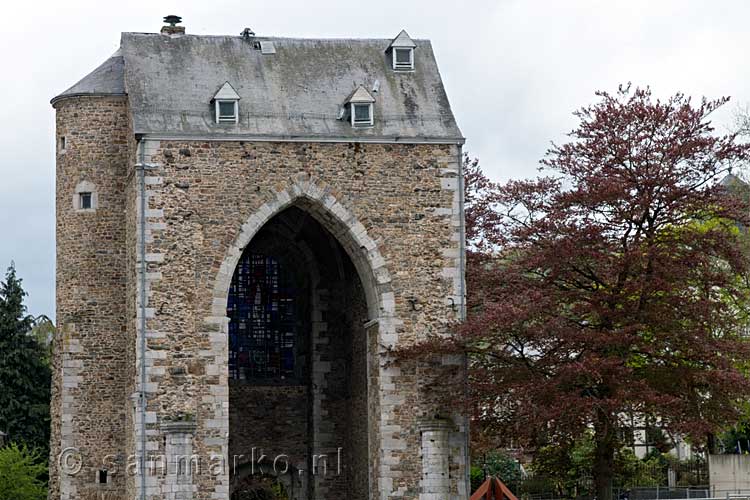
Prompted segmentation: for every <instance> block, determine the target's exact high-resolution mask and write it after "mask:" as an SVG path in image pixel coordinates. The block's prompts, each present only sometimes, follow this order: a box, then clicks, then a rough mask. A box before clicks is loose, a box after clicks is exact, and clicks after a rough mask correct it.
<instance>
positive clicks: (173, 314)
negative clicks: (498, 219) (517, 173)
mask: <svg viewBox="0 0 750 500" xmlns="http://www.w3.org/2000/svg"><path fill="white" fill-rule="evenodd" d="M165 20H167V21H168V22H170V26H165V27H164V28H163V29H162V31H161V33H154V34H149V33H123V34H122V37H121V43H120V49H119V50H118V51H117V52H116V53H115V54H114V55H113V56H112V57H111V58H109V59H108V60H107V61H105V62H104V64H102V65H101V66H99V67H98V68H97V69H96V70H94V71H93V72H92V73H91V74H89V75H88V76H86V77H85V78H84V79H82V80H81V81H80V82H78V83H77V84H76V85H74V86H73V87H71V88H70V89H68V90H67V91H65V92H63V93H62V94H60V95H58V96H57V97H55V98H54V99H53V100H52V105H53V107H54V108H55V111H56V113H57V144H58V148H57V170H56V171H57V200H56V201H57V318H58V324H59V336H58V338H57V339H56V342H55V357H54V370H55V372H54V373H55V377H54V384H53V402H52V407H53V408H52V415H53V417H52V418H53V424H52V443H51V447H52V457H51V458H52V461H51V481H50V483H51V484H50V498H54V499H55V500H57V499H66V500H67V499H104V498H106V499H123V500H125V499H127V500H136V499H139V500H140V499H143V500H156V499H174V500H186V499H227V500H228V499H230V498H233V499H234V498H237V499H239V498H247V496H245V495H247V494H249V492H252V491H254V492H256V493H257V492H259V491H261V490H267V491H268V492H270V491H276V492H277V493H278V492H283V494H284V495H285V497H286V498H289V499H305V500H311V499H327V500H337V499H342V500H343V499H352V498H353V499H372V500H381V499H382V500H385V499H394V498H399V499H420V500H457V499H466V498H468V465H467V462H468V459H467V457H468V449H467V426H466V421H465V419H464V418H463V417H462V416H461V415H460V413H458V410H457V408H456V407H455V406H454V405H451V404H449V403H448V398H446V397H444V396H445V394H446V393H450V394H453V395H454V396H453V399H458V398H457V397H456V396H455V392H456V391H461V390H463V379H464V377H465V366H464V360H463V359H462V358H454V357H449V356H443V357H439V358H437V359H432V358H430V359H424V360H419V361H415V360H411V359H404V358H400V357H399V356H398V355H397V354H395V353H394V351H393V350H394V349H395V350H398V349H399V348H400V347H408V346H409V345H412V344H413V343H414V342H415V341H418V340H419V339H421V338H425V336H427V335H442V336H448V335H451V329H452V328H453V325H455V322H456V321H458V320H460V319H461V317H462V315H463V314H464V295H465V294H464V280H463V269H464V235H463V199H462V172H461V145H462V144H463V142H464V140H463V138H462V136H461V133H460V131H459V129H458V127H457V125H456V123H455V120H454V118H453V114H452V112H451V110H450V106H449V104H448V100H447V97H446V94H445V90H444V88H443V85H442V82H441V79H440V74H439V72H438V69H437V64H436V61H435V57H434V55H433V51H432V46H431V44H430V42H429V41H425V40H412V39H411V38H410V37H409V35H408V34H407V33H406V32H405V31H402V32H401V33H400V34H399V35H398V36H397V37H396V38H395V39H392V40H391V39H367V40H357V39H354V40H342V39H317V40H311V39H292V38H272V37H261V36H256V35H255V34H254V33H252V32H251V31H250V30H245V31H243V33H242V35H240V36H196V35H189V34H185V30H184V28H182V27H180V26H177V24H178V23H179V18H176V17H174V16H170V17H169V18H167V19H165ZM144 451H145V453H144ZM144 455H145V460H143V459H142V458H143V457H144Z"/></svg>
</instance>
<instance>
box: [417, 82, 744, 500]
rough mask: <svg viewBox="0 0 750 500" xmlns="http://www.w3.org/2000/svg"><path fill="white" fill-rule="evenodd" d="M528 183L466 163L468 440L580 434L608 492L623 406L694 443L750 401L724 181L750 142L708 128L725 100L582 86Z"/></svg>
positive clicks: (597, 480)
mask: <svg viewBox="0 0 750 500" xmlns="http://www.w3.org/2000/svg"><path fill="white" fill-rule="evenodd" d="M597 97H598V99H597V102H596V103H595V104H593V105H591V106H589V107H585V108H583V109H581V110H579V111H578V112H576V113H575V116H576V117H577V118H578V120H579V123H578V126H577V128H576V129H575V130H573V131H572V132H571V133H570V134H569V142H567V143H565V144H562V145H553V146H552V148H551V149H550V150H549V151H548V152H547V155H546V157H545V158H544V159H543V160H542V162H541V163H542V165H543V166H542V169H541V170H542V172H543V174H542V175H543V177H539V178H537V179H535V180H524V181H510V182H508V183H507V184H504V185H497V184H494V183H492V182H490V181H489V180H488V179H487V178H486V177H485V176H484V175H483V174H482V172H481V170H480V168H479V166H478V165H477V163H476V162H470V161H467V163H466V167H467V168H466V181H467V182H466V200H467V212H466V216H467V237H468V240H469V255H468V270H467V283H468V292H469V298H468V309H469V315H468V319H467V321H466V322H465V324H464V325H463V327H462V329H461V333H462V334H461V335H460V336H459V341H458V343H459V344H460V345H452V346H446V345H445V343H444V342H433V343H432V347H433V349H434V350H436V351H441V350H446V349H453V348H458V349H463V350H466V351H468V352H469V353H470V359H471V369H470V376H471V382H472V383H471V392H472V394H473V397H474V401H473V405H474V408H476V415H477V422H475V424H474V426H475V427H478V428H479V429H480V430H481V431H482V432H483V433H484V434H489V435H493V436H502V437H504V438H506V441H507V438H508V437H509V436H511V437H513V438H514V439H515V440H516V442H518V441H519V440H526V441H527V442H529V443H531V444H536V445H539V444H540V439H541V440H542V441H544V443H550V442H555V441H558V440H560V441H565V442H568V441H569V440H570V439H573V438H575V437H577V436H580V435H581V434H582V433H584V432H593V437H594V442H595V458H594V467H593V471H592V473H593V479H594V487H595V494H596V496H597V498H598V499H599V500H608V499H610V498H611V480H612V477H613V472H614V471H613V465H614V456H615V451H616V450H617V449H618V447H620V446H622V444H621V441H620V439H621V436H622V433H621V431H623V430H624V428H625V427H624V426H625V422H624V419H623V417H624V416H625V415H636V416H640V417H642V418H649V419H652V421H653V419H657V420H658V422H659V423H660V425H661V426H662V427H663V428H664V429H666V430H668V431H672V432H675V433H679V434H680V435H683V436H690V437H692V438H693V439H695V440H703V439H705V438H706V436H707V435H709V434H710V433H711V432H714V431H715V430H717V429H718V428H720V427H722V426H724V425H726V424H727V423H730V422H732V421H733V420H734V419H736V418H737V416H738V411H739V408H740V405H741V402H742V400H743V398H746V397H747V395H748V394H750V383H749V380H748V376H747V368H748V360H750V357H749V356H750V343H748V340H747V338H746V337H745V334H746V330H745V325H746V324H747V306H748V298H749V296H750V285H749V283H748V276H749V273H748V271H750V260H749V257H748V255H749V253H750V248H748V238H747V235H746V233H745V232H744V230H743V227H750V220H748V219H750V207H748V204H747V203H746V202H745V201H744V200H745V198H744V197H742V196H737V195H736V194H735V193H734V192H733V191H731V190H727V189H726V188H724V187H722V184H721V182H720V181H721V179H722V178H723V177H724V176H725V175H727V174H728V173H729V172H731V169H732V167H736V166H737V165H738V164H740V163H742V162H744V161H745V160H747V158H748V155H749V153H750V147H749V146H748V145H745V144H740V143H739V142H738V141H737V140H736V137H735V136H733V135H724V136H719V135H716V134H715V132H714V129H713V128H712V126H711V124H710V122H709V121H708V117H709V115H710V114H711V113H712V112H713V111H714V110H716V109H717V108H719V107H720V106H722V105H723V104H725V103H726V101H727V99H719V100H716V101H707V100H703V101H702V102H700V103H694V102H692V101H691V100H690V99H689V98H687V97H685V96H683V95H682V94H677V95H675V96H674V97H671V98H669V99H667V100H665V101H660V100H656V99H655V98H654V97H653V96H652V95H651V92H650V90H648V89H633V88H631V87H630V86H627V87H621V88H620V89H619V90H618V92H616V93H614V94H609V93H606V92H599V93H597Z"/></svg>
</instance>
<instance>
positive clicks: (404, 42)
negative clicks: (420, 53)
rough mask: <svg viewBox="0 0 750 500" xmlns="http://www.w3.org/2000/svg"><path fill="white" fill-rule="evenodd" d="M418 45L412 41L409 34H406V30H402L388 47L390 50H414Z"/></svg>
mask: <svg viewBox="0 0 750 500" xmlns="http://www.w3.org/2000/svg"><path fill="white" fill-rule="evenodd" d="M416 46H417V44H416V43H414V40H412V39H411V37H410V36H409V33H407V32H406V30H401V33H399V34H398V35H397V36H396V38H394V39H393V40H392V41H391V44H390V45H389V46H388V48H389V49H392V48H397V49H400V48H404V49H413V48H416Z"/></svg>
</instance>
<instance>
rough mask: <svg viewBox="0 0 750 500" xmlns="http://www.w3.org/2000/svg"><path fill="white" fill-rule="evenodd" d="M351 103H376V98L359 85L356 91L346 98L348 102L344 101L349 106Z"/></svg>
mask: <svg viewBox="0 0 750 500" xmlns="http://www.w3.org/2000/svg"><path fill="white" fill-rule="evenodd" d="M351 102H354V103H372V102H375V98H374V97H373V96H372V94H370V93H369V92H368V91H367V89H366V88H365V87H364V86H362V85H359V86H358V87H357V88H356V89H354V90H353V91H352V93H351V94H349V97H347V98H346V101H344V104H349V103H351Z"/></svg>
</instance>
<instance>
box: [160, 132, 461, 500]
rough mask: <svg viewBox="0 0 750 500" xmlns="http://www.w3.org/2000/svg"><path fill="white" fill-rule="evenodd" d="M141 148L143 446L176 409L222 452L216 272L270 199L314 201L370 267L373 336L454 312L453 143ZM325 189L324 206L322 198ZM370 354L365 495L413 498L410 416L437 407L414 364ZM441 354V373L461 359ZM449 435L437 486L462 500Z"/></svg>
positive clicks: (415, 430) (201, 479) (212, 490)
mask: <svg viewBox="0 0 750 500" xmlns="http://www.w3.org/2000/svg"><path fill="white" fill-rule="evenodd" d="M148 160H149V161H151V162H153V163H156V164H158V165H159V168H158V170H156V171H154V172H150V173H149V175H148V178H149V181H148V182H149V185H148V188H149V195H148V201H149V207H148V213H147V220H148V224H149V236H148V238H147V247H148V248H147V254H148V255H149V256H151V258H150V259H149V262H148V265H149V297H148V304H147V306H148V309H147V311H148V313H147V318H148V327H147V332H155V333H158V339H157V338H149V337H151V335H150V334H147V338H149V351H148V352H147V360H149V359H150V360H153V365H152V366H154V367H157V366H164V367H165V368H166V370H159V371H156V372H155V371H151V373H150V376H149V390H150V391H152V392H151V393H150V395H149V397H150V408H152V409H153V411H154V413H155V415H154V420H155V421H154V425H152V427H151V428H152V429H153V431H154V434H153V436H152V437H150V439H151V441H152V442H153V444H154V448H159V447H160V446H161V444H160V439H159V435H158V428H157V427H156V420H161V419H163V418H165V417H167V416H169V414H172V413H174V412H182V413H186V414H190V415H191V416H192V417H194V418H195V421H196V424H197V428H196V434H195V438H194V442H193V451H194V452H195V453H198V454H199V455H200V456H209V455H210V454H211V453H226V451H227V450H226V433H227V431H228V404H229V401H228V390H227V382H226V375H227V374H226V319H225V318H224V313H223V312H222V308H226V292H222V286H223V285H221V284H220V283H219V284H218V285H217V283H218V282H217V277H221V276H223V275H224V274H226V273H228V275H229V276H230V277H231V272H232V270H231V269H227V268H226V266H227V265H228V264H230V263H232V262H236V258H237V257H238V253H239V252H240V249H239V248H236V247H235V244H236V242H237V241H238V238H240V235H241V233H242V231H245V230H246V228H251V227H254V224H257V223H258V222H257V221H259V220H265V219H267V218H268V217H270V216H271V215H272V214H271V213H269V211H271V210H273V209H272V208H269V207H274V206H282V205H284V204H287V205H288V204H290V203H292V202H293V200H292V198H293V197H297V196H299V195H301V194H303V193H304V196H302V198H300V199H301V200H303V202H302V203H301V204H302V205H304V204H305V203H308V205H309V206H311V207H312V208H311V210H313V211H315V210H317V213H315V214H314V215H315V216H316V217H317V218H319V219H320V221H321V223H322V224H324V225H325V226H326V227H327V228H329V229H330V230H331V231H332V232H333V233H334V235H336V236H337V237H338V238H339V239H341V240H342V241H341V243H342V245H343V246H344V247H345V248H346V249H347V252H349V253H350V257H351V258H352V260H353V261H354V262H355V264H357V265H358V268H359V269H360V271H361V270H362V269H363V262H367V263H369V265H370V267H371V268H372V272H373V274H372V276H368V277H363V280H364V281H365V283H363V284H364V286H365V288H366V289H367V295H368V299H369V300H370V303H369V304H368V310H369V314H370V319H371V320H376V321H377V324H378V326H377V327H376V328H375V329H376V330H377V332H378V333H377V336H378V342H377V345H378V346H382V348H387V347H394V346H398V345H407V344H409V343H411V342H413V341H415V340H417V339H419V338H421V337H423V336H424V335H426V334H428V333H435V334H449V329H450V325H451V323H452V322H453V321H454V320H456V319H457V317H458V314H459V312H458V310H457V308H455V307H453V304H460V303H461V298H460V296H459V294H460V286H459V282H460V273H459V260H458V257H459V255H458V254H459V239H460V237H459V231H460V224H459V215H458V196H457V189H458V178H457V176H458V173H459V170H458V168H459V167H458V152H457V150H456V148H455V147H453V146H439V145H378V144H301V143H299V144H297V143H242V142H200V141H194V142H181V141H173V142H167V141H162V142H155V141H151V142H150V144H149V146H148ZM305 190H309V191H308V192H305ZM304 200H314V201H311V202H308V201H304ZM326 200H332V201H331V204H330V206H329V207H326V208H323V206H324V203H326ZM310 204H311V205H310ZM303 208H305V207H303ZM308 208H309V207H308ZM337 214H338V215H337ZM326 218H328V219H327V220H326ZM347 220H348V221H356V223H354V222H349V223H347ZM347 224H351V225H348V226H347ZM355 241H361V242H363V243H362V245H361V248H359V247H358V246H356V245H355V244H354V242H355ZM365 254H366V255H365ZM363 256H364V257H363ZM221 279H222V280H228V278H221ZM373 299H374V300H377V302H376V303H374V307H373ZM372 330H373V328H372V327H371V326H368V332H370V331H372ZM370 345H372V344H370ZM379 354H384V353H379ZM377 359H378V361H376V363H377V364H378V369H377V378H378V380H377V381H375V383H374V384H373V386H376V387H377V391H378V394H377V399H378V401H377V405H376V406H377V412H378V414H377V415H376V420H377V421H376V422H372V425H371V429H372V427H375V428H377V433H376V434H375V435H374V436H372V437H373V438H374V440H375V441H376V443H371V453H372V454H373V455H375V456H371V457H370V461H371V463H377V470H375V471H373V477H372V483H371V485H370V488H371V495H372V498H381V499H387V498H406V499H416V498H431V497H429V496H424V497H420V484H421V480H422V469H423V463H422V460H421V458H420V450H421V442H420V433H419V424H418V422H419V419H420V418H425V417H429V416H432V415H435V414H436V413H438V412H442V410H443V409H442V408H436V407H435V405H436V404H437V403H434V402H432V401H431V400H430V399H429V398H428V397H426V396H425V394H424V392H423V387H422V386H421V385H420V383H419V381H420V380H421V378H422V377H423V375H424V374H423V373H420V372H419V370H418V368H417V366H416V365H415V364H414V363H402V364H395V365H394V364H386V363H385V358H384V357H383V356H379V357H377ZM444 364H445V365H446V367H447V369H448V370H449V371H450V370H453V368H452V366H460V363H459V362H457V361H456V360H451V359H446V360H444ZM429 366H430V365H427V366H426V367H424V368H420V369H423V370H429V369H430V367H429ZM440 369H441V368H439V369H438V370H440ZM461 432H462V430H461V429H459V431H458V434H455V435H456V436H458V437H459V438H460V433H461ZM447 442H448V443H454V444H456V445H457V446H456V448H451V450H452V451H451V457H450V460H449V462H450V463H449V464H448V468H449V470H450V471H453V472H452V473H451V477H450V478H449V480H450V486H449V491H450V492H451V493H450V496H449V498H451V499H453V498H466V491H465V486H463V485H462V483H464V482H465V481H464V477H465V463H463V462H462V460H463V456H464V452H463V451H462V450H461V449H460V439H458V438H454V437H449V438H448V441H447ZM193 481H194V483H195V487H196V489H195V492H196V498H210V497H212V496H213V497H214V498H225V495H226V493H227V491H228V484H227V477H226V476H222V475H219V476H216V475H211V474H208V473H207V472H205V471H201V473H200V474H198V475H196V476H195V477H194V478H193ZM160 484H163V483H160ZM441 488H443V486H442V485H441ZM157 491H159V488H157V487H155V489H154V490H153V493H154V495H153V496H151V498H155V497H157V494H156V492H157ZM441 491H442V490H441Z"/></svg>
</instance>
